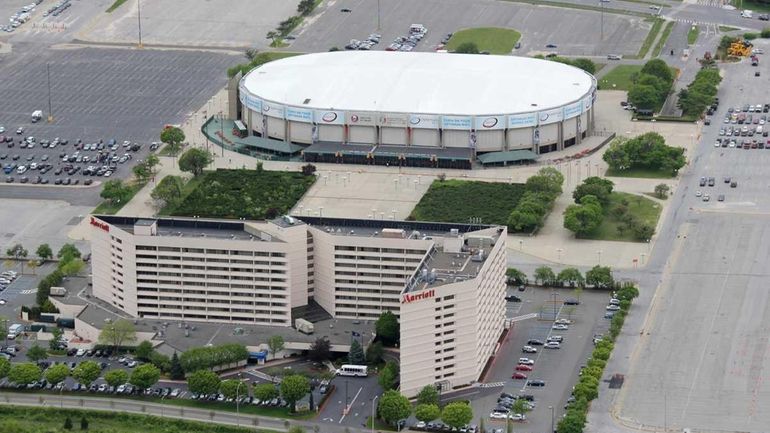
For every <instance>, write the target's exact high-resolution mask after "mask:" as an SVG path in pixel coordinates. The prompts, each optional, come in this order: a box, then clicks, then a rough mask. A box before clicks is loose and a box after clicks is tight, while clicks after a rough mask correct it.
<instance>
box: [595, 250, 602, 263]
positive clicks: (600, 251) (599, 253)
mask: <svg viewBox="0 0 770 433" xmlns="http://www.w3.org/2000/svg"><path fill="white" fill-rule="evenodd" d="M596 254H597V255H598V256H599V266H601V265H602V250H599V251H597V252H596Z"/></svg>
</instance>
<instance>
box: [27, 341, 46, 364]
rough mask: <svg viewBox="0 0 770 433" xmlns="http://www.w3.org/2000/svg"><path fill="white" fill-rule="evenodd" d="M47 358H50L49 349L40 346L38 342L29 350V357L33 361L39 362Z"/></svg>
mask: <svg viewBox="0 0 770 433" xmlns="http://www.w3.org/2000/svg"><path fill="white" fill-rule="evenodd" d="M46 358H48V351H47V350H45V349H44V348H42V347H40V346H38V345H37V343H35V345H33V346H32V347H30V348H29V349H28V350H27V359H29V360H30V361H32V362H38V361H40V360H42V359H46Z"/></svg>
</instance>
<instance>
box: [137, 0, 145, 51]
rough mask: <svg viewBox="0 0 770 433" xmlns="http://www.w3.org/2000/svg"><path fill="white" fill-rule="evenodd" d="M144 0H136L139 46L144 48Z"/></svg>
mask: <svg viewBox="0 0 770 433" xmlns="http://www.w3.org/2000/svg"><path fill="white" fill-rule="evenodd" d="M141 3H142V0H136V17H137V21H138V24H139V48H142V47H143V46H142V7H141Z"/></svg>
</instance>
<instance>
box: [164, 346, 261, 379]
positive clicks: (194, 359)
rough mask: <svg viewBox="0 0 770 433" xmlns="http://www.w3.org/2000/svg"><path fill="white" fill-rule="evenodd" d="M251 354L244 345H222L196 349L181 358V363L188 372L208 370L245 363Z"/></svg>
mask: <svg viewBox="0 0 770 433" xmlns="http://www.w3.org/2000/svg"><path fill="white" fill-rule="evenodd" d="M248 357H249V352H248V351H247V350H246V347H245V346H243V345H242V344H222V345H220V346H208V347H196V348H194V349H190V350H188V351H186V352H184V353H182V356H180V357H179V362H180V363H181V364H182V368H183V369H184V371H186V372H188V373H189V372H193V371H198V370H207V369H209V368H212V367H216V366H219V365H225V364H232V363H235V362H240V361H245V360H246V359H247V358H248Z"/></svg>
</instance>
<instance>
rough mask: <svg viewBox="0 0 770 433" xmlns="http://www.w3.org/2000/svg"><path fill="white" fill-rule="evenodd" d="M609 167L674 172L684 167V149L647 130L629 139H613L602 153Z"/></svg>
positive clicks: (621, 169) (613, 168) (619, 169)
mask: <svg viewBox="0 0 770 433" xmlns="http://www.w3.org/2000/svg"><path fill="white" fill-rule="evenodd" d="M602 159H603V160H604V161H605V162H606V163H607V164H608V165H609V166H610V169H612V170H617V171H625V170H629V169H645V170H656V171H663V172H670V173H672V174H676V173H677V172H678V171H679V169H680V168H682V167H684V164H685V157H684V149H683V148H681V147H673V146H668V145H667V144H666V140H665V139H664V138H663V137H662V136H661V135H660V134H658V133H657V132H648V133H646V134H642V135H639V136H637V137H634V138H632V139H630V140H625V139H622V138H621V139H615V140H614V141H613V142H612V143H611V144H610V146H609V148H608V149H607V150H606V151H605V152H604V155H602Z"/></svg>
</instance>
